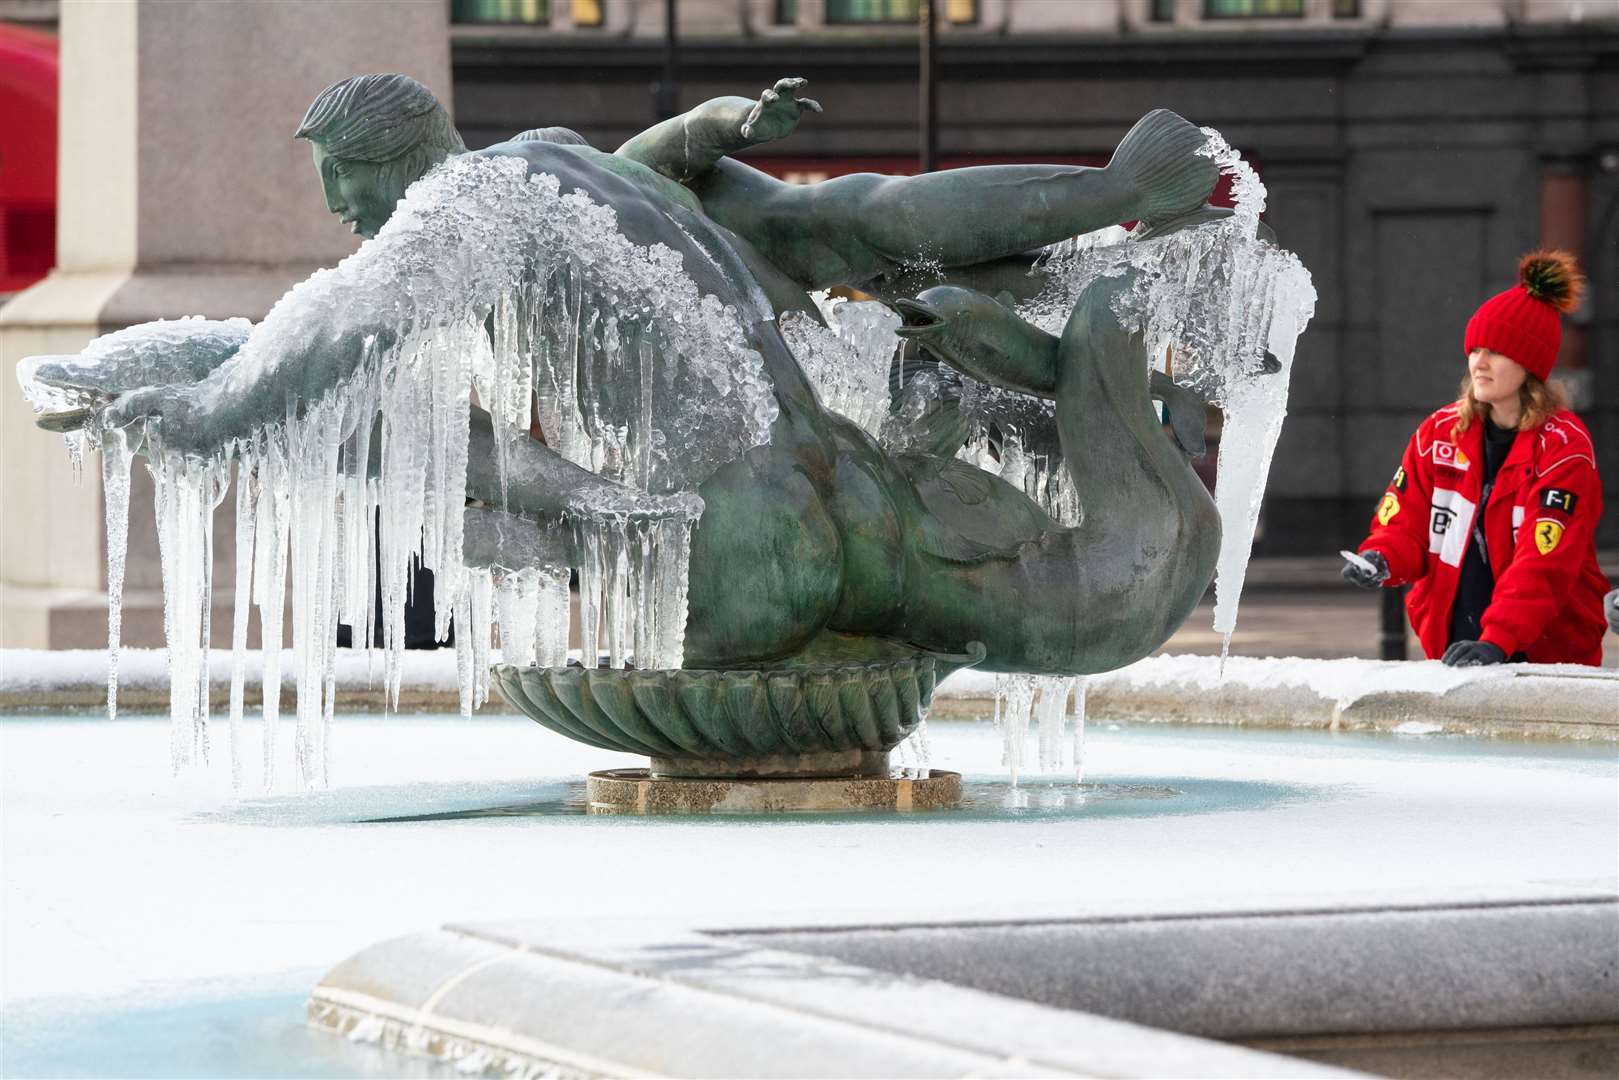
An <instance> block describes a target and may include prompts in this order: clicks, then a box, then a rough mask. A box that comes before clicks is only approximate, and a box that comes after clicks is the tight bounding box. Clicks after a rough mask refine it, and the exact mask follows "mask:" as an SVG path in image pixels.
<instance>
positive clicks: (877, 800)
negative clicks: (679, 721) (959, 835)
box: [585, 769, 961, 814]
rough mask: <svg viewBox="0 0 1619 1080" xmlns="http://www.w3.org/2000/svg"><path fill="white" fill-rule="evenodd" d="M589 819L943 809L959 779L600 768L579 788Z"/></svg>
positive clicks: (952, 801)
mask: <svg viewBox="0 0 1619 1080" xmlns="http://www.w3.org/2000/svg"><path fill="white" fill-rule="evenodd" d="M585 790H586V794H587V795H588V796H589V807H588V808H589V811H590V813H592V814H726V813H730V814H774V813H783V812H786V811H820V812H827V811H848V810H897V811H908V810H945V809H948V808H950V807H953V806H956V805H957V804H959V803H960V802H961V774H960V773H953V772H946V771H944V770H943V769H931V770H929V772H928V775H927V776H926V777H920V778H915V779H911V778H903V779H892V778H889V777H886V776H884V777H833V778H819V779H779V778H778V779H743V780H716V779H689V780H688V779H676V778H668V779H656V778H654V777H653V776H652V773H651V772H650V771H649V770H647V769H603V770H601V771H600V772H593V773H591V774H590V776H589V778H588V779H587V780H586V783H585Z"/></svg>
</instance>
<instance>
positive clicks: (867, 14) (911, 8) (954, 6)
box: [776, 0, 978, 25]
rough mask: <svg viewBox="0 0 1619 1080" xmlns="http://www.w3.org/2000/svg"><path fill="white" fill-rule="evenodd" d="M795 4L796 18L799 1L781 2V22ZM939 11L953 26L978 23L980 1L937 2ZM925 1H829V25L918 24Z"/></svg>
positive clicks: (777, 9)
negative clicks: (784, 14)
mask: <svg viewBox="0 0 1619 1080" xmlns="http://www.w3.org/2000/svg"><path fill="white" fill-rule="evenodd" d="M788 4H791V5H792V7H793V9H794V14H795V16H796V12H797V8H798V4H797V3H796V2H795V0H777V4H776V11H777V13H778V19H777V21H778V22H787V21H789V20H786V19H782V18H780V17H779V15H780V12H781V10H782V8H783V7H786V6H787V5H788ZM934 6H935V9H941V8H942V9H943V11H944V17H945V19H947V20H948V21H950V22H952V23H973V22H977V21H978V0H934ZM921 10H922V0H826V21H827V23H828V24H829V25H838V24H847V23H914V22H916V21H917V19H918V18H919V17H920V15H921Z"/></svg>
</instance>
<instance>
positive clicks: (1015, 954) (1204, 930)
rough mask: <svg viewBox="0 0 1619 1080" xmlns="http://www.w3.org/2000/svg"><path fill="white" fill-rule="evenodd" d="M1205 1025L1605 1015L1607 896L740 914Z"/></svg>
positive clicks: (1608, 996)
mask: <svg viewBox="0 0 1619 1080" xmlns="http://www.w3.org/2000/svg"><path fill="white" fill-rule="evenodd" d="M741 936H743V937H744V938H745V939H746V940H748V941H751V942H753V943H754V944H757V945H760V946H763V947H767V948H773V949H787V950H791V951H795V952H807V953H812V954H814V955H817V956H825V957H829V958H832V959H836V960H842V961H845V962H847V963H852V964H859V965H862V966H864V967H869V968H873V969H876V970H879V971H888V972H891V973H894V974H899V975H908V976H914V977H917V978H931V979H939V980H943V981H946V982H949V983H951V984H953V985H958V986H968V987H972V988H975V989H979V990H985V991H988V992H991V993H997V994H1004V995H1007V996H1011V997H1016V998H1020V999H1022V1000H1026V1001H1033V1002H1036V1003H1039V1004H1042V1005H1049V1006H1052V1007H1055V1008H1061V1009H1071V1010H1078V1011H1082V1012H1091V1013H1096V1014H1098V1015H1103V1016H1110V1017H1113V1018H1115V1019H1120V1020H1128V1021H1131V1022H1133V1023H1141V1024H1152V1025H1154V1026H1158V1027H1165V1028H1169V1029H1171V1030H1175V1031H1179V1032H1183V1033H1186V1034H1192V1035H1200V1036H1203V1037H1206V1038H1218V1039H1235V1040H1244V1041H1249V1040H1258V1039H1278V1038H1289V1037H1307V1036H1309V1037H1314V1036H1343V1035H1373V1034H1376V1035H1388V1034H1398V1033H1410V1032H1459V1031H1472V1030H1480V1029H1482V1030H1491V1031H1495V1030H1508V1029H1540V1028H1573V1027H1579V1026H1590V1025H1613V1024H1619V995H1616V994H1615V993H1614V992H1613V988H1614V986H1615V985H1619V897H1616V896H1614V895H1612V894H1611V893H1608V894H1603V893H1597V892H1593V893H1591V894H1588V895H1568V896H1562V897H1555V898H1540V899H1533V900H1531V899H1522V900H1511V899H1506V900H1496V901H1470V902H1456V903H1445V902H1441V903H1415V904H1413V903H1401V902H1390V903H1386V904H1370V905H1365V906H1346V907H1334V908H1313V909H1311V908H1303V909H1292V910H1289V909H1287V908H1279V909H1273V910H1269V911H1226V912H1218V911H1217V912H1201V913H1200V912H1185V913H1173V914H1130V915H1122V916H1121V915H1115V916H1090V917H1080V918H1073V919H1039V920H1035V919H1031V920H1026V921H1016V922H1009V921H995V922H980V923H948V924H921V923H916V924H897V925H882V926H853V927H810V928H799V929H790V928H789V929H781V930H776V931H757V930H755V931H746V932H743V934H742V935H741Z"/></svg>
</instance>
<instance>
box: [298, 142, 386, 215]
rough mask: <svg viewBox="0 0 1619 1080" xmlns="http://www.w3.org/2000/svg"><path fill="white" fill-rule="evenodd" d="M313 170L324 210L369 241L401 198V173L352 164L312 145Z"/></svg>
mask: <svg viewBox="0 0 1619 1080" xmlns="http://www.w3.org/2000/svg"><path fill="white" fill-rule="evenodd" d="M314 146H315V169H316V171H317V172H319V173H320V186H321V190H322V191H323V192H324V193H325V195H326V209H328V210H330V211H331V212H332V213H334V214H337V215H338V216H339V217H340V218H342V220H343V223H344V224H345V225H352V226H353V227H354V231H355V232H357V233H359V234H360V235H361V236H363V237H366V238H367V239H370V238H371V237H373V236H375V235H377V230H379V229H381V228H382V226H383V225H384V224H385V223H386V222H387V220H388V218H390V217H391V216H393V212H394V207H395V206H397V205H398V204H399V200H400V199H401V198H402V197H403V196H404V194H405V187H406V186H407V185H406V184H405V182H404V178H403V177H402V176H400V175H399V174H400V172H401V170H398V169H387V168H384V167H383V166H382V165H380V164H378V163H376V162H374V161H354V160H352V159H350V158H340V157H335V156H333V155H331V154H328V153H327V152H326V148H325V147H323V146H321V144H320V143H315V144H314Z"/></svg>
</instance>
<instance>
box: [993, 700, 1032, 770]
mask: <svg viewBox="0 0 1619 1080" xmlns="http://www.w3.org/2000/svg"><path fill="white" fill-rule="evenodd" d="M1035 687H1036V683H1035V676H1033V675H997V676H995V724H996V726H997V727H999V728H1000V729H1001V739H1002V744H1001V746H1002V750H1001V764H1003V765H1005V766H1006V769H1007V772H1008V773H1009V774H1010V775H1011V779H1012V786H1013V787H1016V786H1017V784H1018V779H1019V777H1020V776H1021V774H1022V772H1023V749H1024V742H1025V740H1026V738H1027V736H1028V733H1029V713H1030V711H1031V709H1032V708H1033V706H1034V694H1035Z"/></svg>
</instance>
